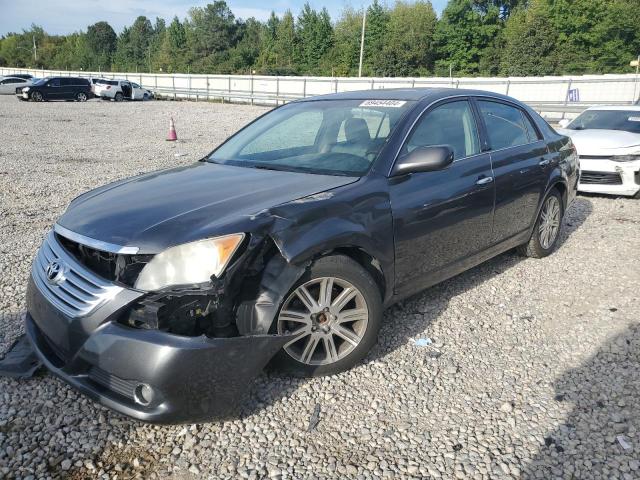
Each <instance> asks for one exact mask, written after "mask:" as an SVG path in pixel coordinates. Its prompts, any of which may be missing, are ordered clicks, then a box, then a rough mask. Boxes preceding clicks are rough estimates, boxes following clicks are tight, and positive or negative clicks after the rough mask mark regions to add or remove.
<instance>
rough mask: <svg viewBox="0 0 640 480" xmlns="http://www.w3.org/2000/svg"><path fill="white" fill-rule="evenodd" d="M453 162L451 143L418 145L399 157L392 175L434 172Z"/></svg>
mask: <svg viewBox="0 0 640 480" xmlns="http://www.w3.org/2000/svg"><path fill="white" fill-rule="evenodd" d="M452 163H453V150H452V149H451V147H450V146H449V145H431V146H428V147H418V148H416V149H415V150H413V151H412V152H411V153H408V154H406V155H403V156H402V157H400V158H398V161H397V162H396V164H395V165H394V166H393V171H392V172H391V175H392V176H396V175H405V174H407V173H418V172H434V171H436V170H443V169H445V168H447V167H448V166H449V165H451V164H452Z"/></svg>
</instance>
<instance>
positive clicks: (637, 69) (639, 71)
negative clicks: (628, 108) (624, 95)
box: [631, 55, 640, 103]
mask: <svg viewBox="0 0 640 480" xmlns="http://www.w3.org/2000/svg"><path fill="white" fill-rule="evenodd" d="M638 73H640V55H638V63H637V64H636V81H635V83H634V84H633V98H632V99H631V103H635V101H636V92H637V90H638Z"/></svg>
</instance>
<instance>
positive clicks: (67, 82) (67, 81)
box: [60, 78, 74, 87]
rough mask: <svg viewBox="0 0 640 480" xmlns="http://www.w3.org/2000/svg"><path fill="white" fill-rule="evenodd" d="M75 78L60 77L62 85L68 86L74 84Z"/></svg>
mask: <svg viewBox="0 0 640 480" xmlns="http://www.w3.org/2000/svg"><path fill="white" fill-rule="evenodd" d="M73 84H74V82H73V79H71V78H61V79H60V85H62V86H63V87H67V86H69V85H73Z"/></svg>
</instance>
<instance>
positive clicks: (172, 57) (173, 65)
mask: <svg viewBox="0 0 640 480" xmlns="http://www.w3.org/2000/svg"><path fill="white" fill-rule="evenodd" d="M186 51H187V34H186V32H185V28H184V25H183V24H182V23H181V22H180V19H179V18H178V17H173V20H172V21H171V23H170V24H169V27H167V29H166V32H165V34H164V36H163V39H162V45H161V47H160V51H159V52H158V55H157V58H156V61H155V65H156V68H158V69H162V70H163V71H165V72H169V73H173V72H177V71H181V70H183V69H184V66H185V63H184V57H185V54H186Z"/></svg>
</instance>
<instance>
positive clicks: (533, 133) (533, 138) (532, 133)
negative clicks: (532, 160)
mask: <svg viewBox="0 0 640 480" xmlns="http://www.w3.org/2000/svg"><path fill="white" fill-rule="evenodd" d="M522 116H523V117H524V126H525V127H527V133H528V134H529V141H530V142H532V143H533V142H537V141H538V140H542V137H540V134H539V133H538V131H537V130H536V127H534V126H533V123H531V119H530V118H529V117H528V116H527V114H525V113H523V114H522Z"/></svg>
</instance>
